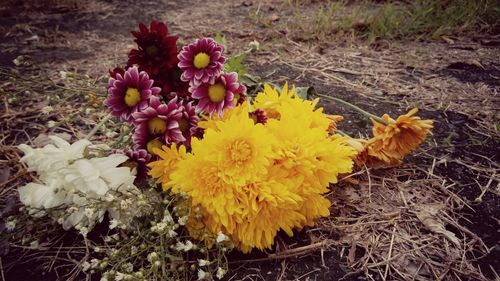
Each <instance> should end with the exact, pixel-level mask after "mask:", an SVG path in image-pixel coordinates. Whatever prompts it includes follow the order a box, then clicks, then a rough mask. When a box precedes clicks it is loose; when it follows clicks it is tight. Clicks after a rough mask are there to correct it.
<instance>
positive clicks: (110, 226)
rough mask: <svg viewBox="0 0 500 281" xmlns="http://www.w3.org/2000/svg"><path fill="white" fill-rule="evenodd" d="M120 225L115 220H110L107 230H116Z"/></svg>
mask: <svg viewBox="0 0 500 281" xmlns="http://www.w3.org/2000/svg"><path fill="white" fill-rule="evenodd" d="M119 224H120V221H119V220H117V219H112V220H110V221H109V229H113V228H116V227H117V226H118V225H119Z"/></svg>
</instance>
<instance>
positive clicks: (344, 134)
mask: <svg viewBox="0 0 500 281" xmlns="http://www.w3.org/2000/svg"><path fill="white" fill-rule="evenodd" d="M335 133H338V134H339V135H342V136H343V137H349V138H352V137H351V136H349V135H348V134H347V133H346V132H344V131H342V130H339V129H337V130H335Z"/></svg>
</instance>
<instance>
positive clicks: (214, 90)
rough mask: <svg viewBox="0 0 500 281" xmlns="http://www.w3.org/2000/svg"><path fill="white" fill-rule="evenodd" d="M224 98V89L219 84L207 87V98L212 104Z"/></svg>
mask: <svg viewBox="0 0 500 281" xmlns="http://www.w3.org/2000/svg"><path fill="white" fill-rule="evenodd" d="M225 96H226V88H225V87H224V85H222V84H221V83H217V84H215V85H212V86H210V87H208V97H209V98H210V101H212V102H215V103H217V102H221V101H223V100H224V97H225Z"/></svg>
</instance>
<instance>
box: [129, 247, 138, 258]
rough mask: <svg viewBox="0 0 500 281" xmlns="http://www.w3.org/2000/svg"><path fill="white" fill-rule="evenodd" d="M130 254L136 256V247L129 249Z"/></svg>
mask: <svg viewBox="0 0 500 281" xmlns="http://www.w3.org/2000/svg"><path fill="white" fill-rule="evenodd" d="M130 254H131V255H132V256H133V255H135V254H137V247H136V246H132V247H130Z"/></svg>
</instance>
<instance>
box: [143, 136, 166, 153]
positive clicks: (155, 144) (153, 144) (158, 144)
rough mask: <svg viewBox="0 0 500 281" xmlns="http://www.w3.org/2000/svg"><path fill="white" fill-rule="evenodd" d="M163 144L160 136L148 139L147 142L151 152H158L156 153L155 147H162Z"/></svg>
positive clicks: (147, 147)
mask: <svg viewBox="0 0 500 281" xmlns="http://www.w3.org/2000/svg"><path fill="white" fill-rule="evenodd" d="M162 145H163V143H162V142H161V141H160V140H159V139H158V138H156V139H153V140H150V141H148V143H147V144H146V149H147V150H148V152H149V153H151V154H153V155H156V153H154V151H153V149H154V148H158V149H161V146H162Z"/></svg>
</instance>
